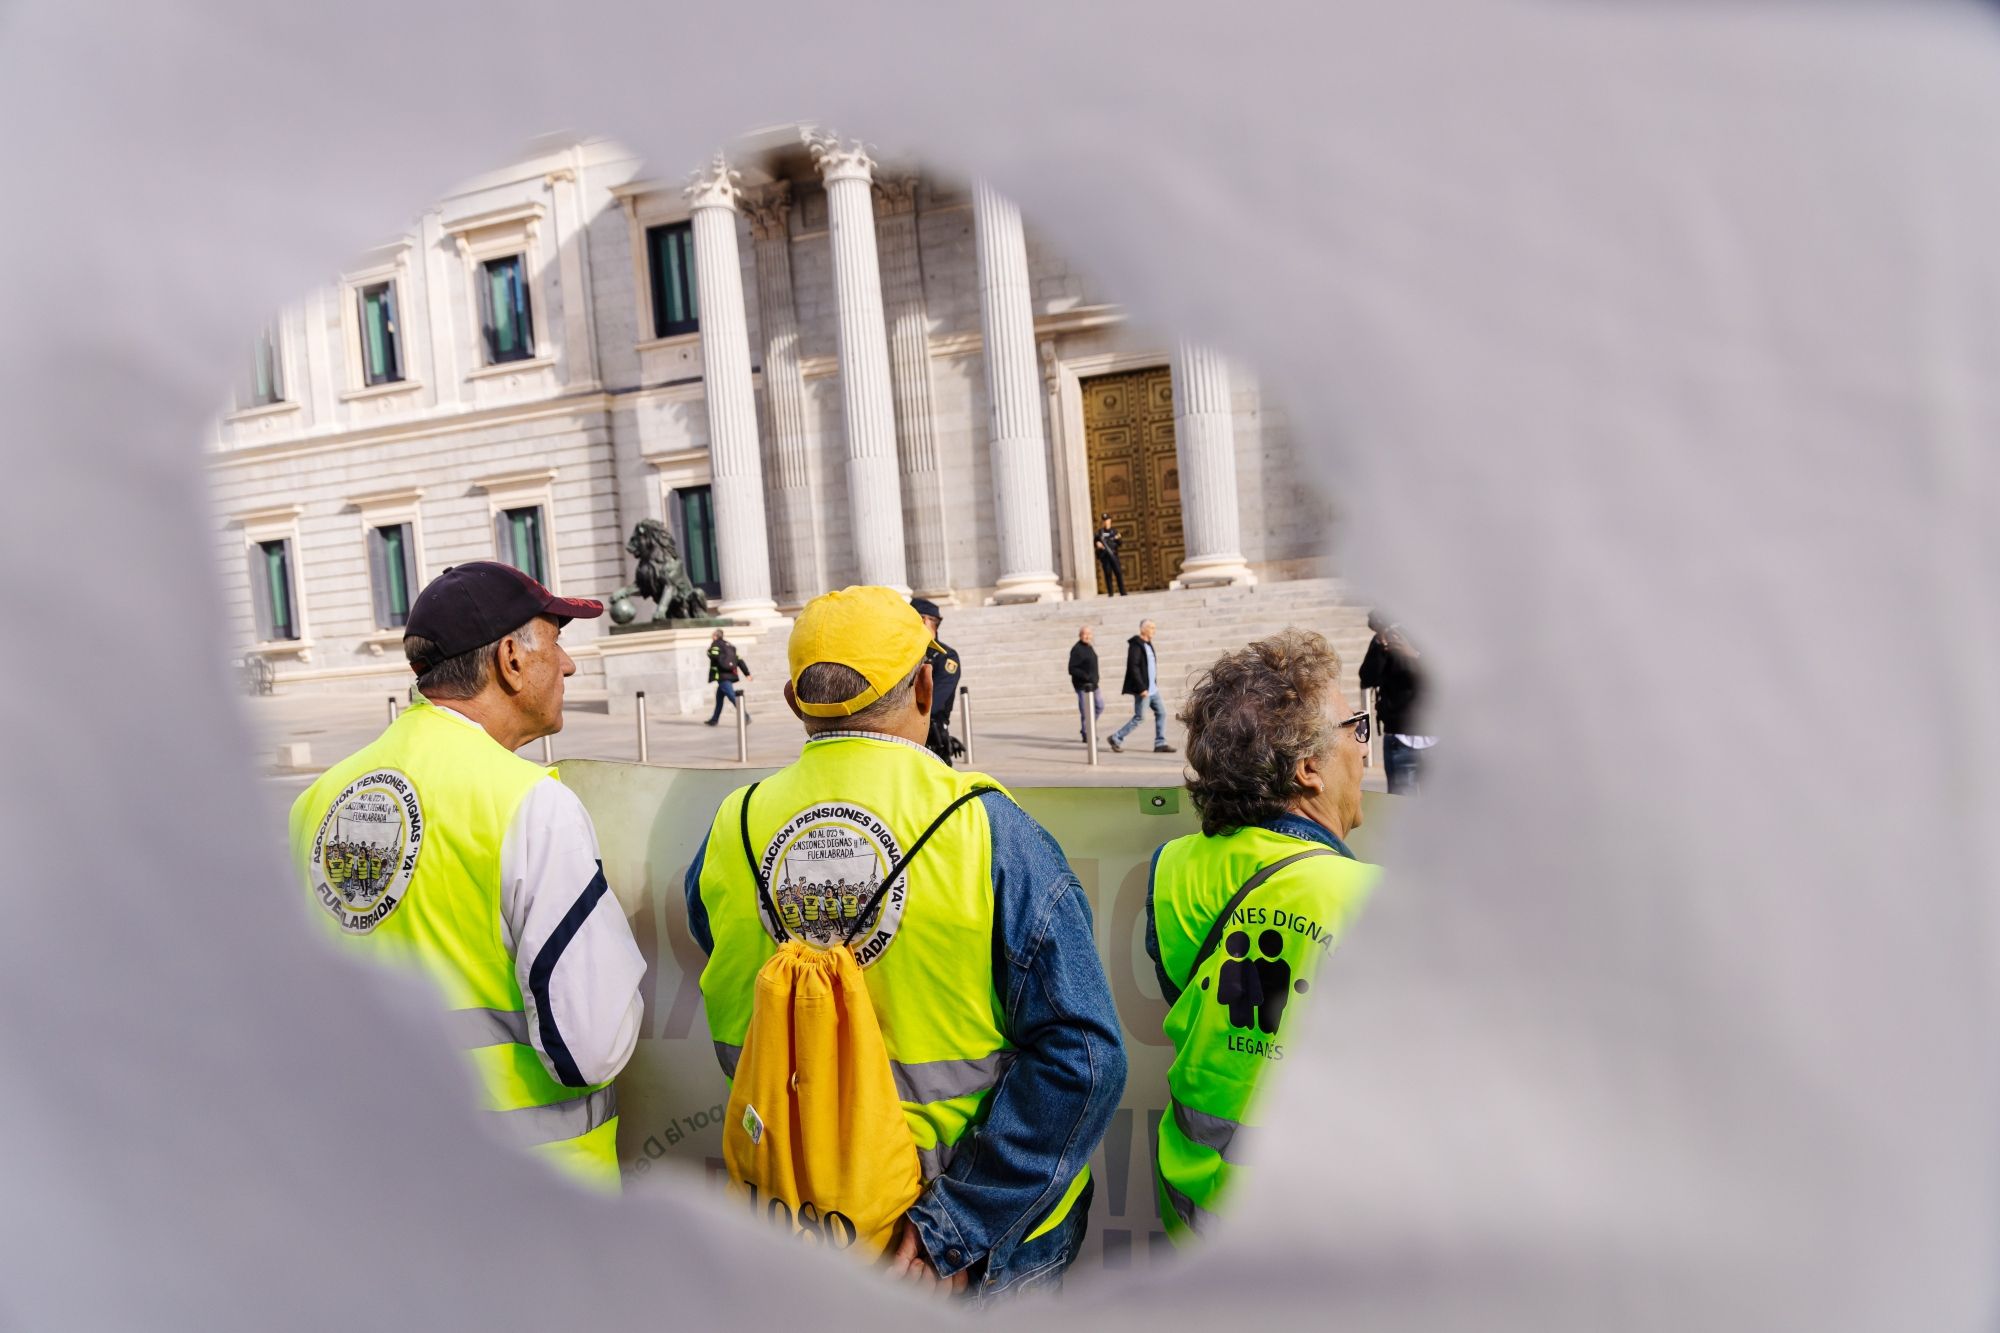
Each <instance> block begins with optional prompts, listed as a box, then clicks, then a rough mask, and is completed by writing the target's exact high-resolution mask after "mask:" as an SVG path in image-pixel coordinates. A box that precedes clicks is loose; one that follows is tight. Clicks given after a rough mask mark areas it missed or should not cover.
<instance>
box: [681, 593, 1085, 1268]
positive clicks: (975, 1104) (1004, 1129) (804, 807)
mask: <svg viewBox="0 0 2000 1333" xmlns="http://www.w3.org/2000/svg"><path fill="white" fill-rule="evenodd" d="M932 646H933V641H932V639H931V635H930V633H929V631H928V630H927V629H926V628H925V625H924V623H923V621H922V620H920V619H919V618H918V614H917V612H916V611H915V610H914V609H913V608H912V607H911V606H910V604H909V603H908V602H907V601H905V600H903V599H902V598H901V597H900V596H898V595H897V594H896V593H895V592H893V591H891V590H890V589H888V588H875V587H859V588H844V589H841V590H840V591H838V592H832V593H828V594H826V595H825V596H823V597H818V598H815V599H814V600H813V601H812V602H810V603H809V604H808V605H807V606H806V607H805V608H804V609H803V610H801V611H800V612H799V617H798V620H797V622H796V623H795V624H794V626H793V628H792V634H791V640H790V643H789V647H788V657H789V659H790V667H791V681H790V683H789V684H788V685H787V686H786V687H785V701H786V703H788V704H789V705H791V708H792V711H793V712H794V713H796V714H797V715H798V718H799V720H800V722H802V723H803V724H804V726H805V730H806V742H805V747H804V750H803V751H802V752H801V754H800V756H799V758H798V760H797V761H796V762H795V763H793V764H791V765H790V766H789V767H787V768H783V769H780V770H779V771H778V772H776V773H774V774H772V775H771V776H770V777H768V778H766V779H764V780H763V781H762V782H760V783H757V784H755V785H754V786H752V787H749V788H746V789H743V790H740V791H737V792H734V793H732V794H731V795H730V796H729V797H728V798H726V799H725V800H724V801H723V803H722V808H721V809H720V810H719V811H717V813H716V816H715V821H714V823H713V825H712V826H711V827H710V830H709V833H708V837H707V840H706V841H705V842H704V843H703V844H702V848H701V851H700V852H699V853H698V854H697V855H696V856H695V859H694V863H693V864H692V865H691V866H689V867H688V873H687V884H686V892H687V905H688V924H689V929H690V931H691V932H692V934H693V936H694V938H695V941H696V942H697V943H698V944H699V945H700V946H701V948H702V951H703V952H704V953H706V954H707V955H708V965H707V966H706V967H705V968H704V969H703V970H702V974H701V991H702V998H703V1000H704V1001H705V1002H706V1007H707V1012H708V1025H709V1031H710V1035H711V1036H712V1037H713V1038H714V1040H715V1046H716V1052H717V1055H718V1057H719V1058H720V1059H721V1060H722V1063H723V1070H724V1072H725V1073H728V1074H730V1075H731V1076H732V1077H733V1076H734V1074H735V1069H736V1061H737V1060H738V1059H739V1058H740V1057H741V1055H742V1051H743V1044H744V1038H745V1036H746V1034H747V1033H748V1031H749V1028H750V1021H751V1009H752V1000H753V997H754V994H755V991H756V987H757V980H758V972H759V969H760V968H762V967H763V965H764V963H765V962H766V960H767V959H769V958H771V957H772V955H773V954H774V953H776V952H777V951H778V949H779V946H780V945H785V946H787V947H793V943H794V942H797V945H798V946H800V947H803V948H805V949H812V950H817V949H829V948H834V947H840V946H843V945H845V944H846V943H847V941H848V940H849V939H850V938H851V939H852V944H853V949H854V954H855V957H856V959H857V960H858V961H859V962H860V965H861V966H862V968H863V969H864V971H863V973H862V976H863V979H864V981H865V984H866V986H867V991H868V994H869V997H870V999H871V1001H872V1004H873V1007H874V1010H875V1013H876V1016H877V1017H878V1018H879V1020H880V1024H881V1035H882V1038H883V1040H884V1042H885V1044H886V1046H887V1048H888V1054H889V1059H890V1061H891V1065H892V1073H893V1074H894V1076H895V1082H896V1088H897V1092H898V1094H899V1097H900V1100H901V1102H902V1110H903V1115H904V1117H905V1120H906V1121H907V1123H908V1125H909V1127H910V1132H911V1135H912V1137H913V1138H914V1139H915V1140H916V1145H917V1150H918V1152H917V1156H918V1161H919V1167H920V1176H921V1182H922V1184H921V1189H920V1192H919V1193H918V1195H917V1199H916V1202H915V1204H914V1205H912V1206H911V1207H910V1208H909V1209H908V1211H907V1213H906V1214H905V1215H904V1218H903V1220H902V1223H901V1224H900V1226H899V1227H898V1230H897V1232H896V1235H895V1237H894V1239H893V1241H892V1243H891V1246H890V1255H889V1257H890V1265H891V1271H892V1272H894V1273H896V1274H897V1275H899V1276H901V1277H904V1278H907V1279H909V1280H910V1281H913V1282H916V1283H918V1284H919V1285H922V1286H927V1287H931V1288H936V1287H938V1286H940V1285H942V1286H943V1287H945V1288H946V1289H969V1291H970V1293H971V1294H972V1295H973V1296H974V1297H975V1298H977V1299H992V1298H994V1297H997V1296H1000V1295H1003V1294H1005V1293H1008V1292H1010V1291H1013V1290H1016V1289H1021V1288H1025V1287H1027V1286H1035V1287H1044V1286H1056V1285H1059V1284H1060V1283H1061V1280H1062V1275H1063V1272H1064V1270H1065V1269H1067V1268H1068V1266H1069V1264H1070V1263H1071V1262H1072V1261H1073V1260H1074V1259H1075V1258H1076V1254H1077V1250H1078V1247H1079V1246H1080V1245H1081V1244H1082V1242H1083V1232H1084V1224H1085V1219H1086V1217H1087V1215H1088V1212H1089V1208H1090V1192H1091V1184H1090V1173H1089V1170H1088V1167H1087V1163H1088V1162H1089V1160H1090V1155H1091V1153H1092V1152H1093V1151H1094V1150H1095V1149H1096V1147H1097V1144H1098V1141H1099V1140H1100V1139H1101V1138H1103V1136H1104V1131H1105V1129H1106V1127H1107V1126H1108V1125H1109V1124H1110V1122H1111V1115H1112V1112H1113V1110H1115V1109H1116V1107H1117V1105H1118V1098H1119V1095H1120V1094H1121V1092H1122V1091H1123V1089H1124V1085H1125V1051H1124V1047H1123V1044H1122V1039H1121V1037H1120V1033H1119V1026H1118V1016H1117V1014H1116V1012H1115V1011H1114V1010H1113V1008H1112V1001H1111V987H1110V983H1109V982H1108V981H1107V980H1106V979H1105V975H1104V968H1103V965H1102V964H1101V962H1100V961H1099V958H1098V953H1097V946H1096V944H1095V942H1094V939H1093V937H1092V933H1091V919H1090V907H1089V904H1088V903H1087V901H1086V900H1085V898H1084V896H1083V889H1082V887H1081V886H1080V885H1079V884H1078V882H1077V878H1076V875H1075V874H1074V873H1073V872H1072V871H1071V870H1070V867H1069V863H1068V862H1067V861H1066V860H1065V859H1064V858H1063V853H1062V849H1061V848H1059V847H1057V846H1056V843H1055V840H1054V839H1053V838H1051V837H1050V836H1049V835H1048V834H1047V833H1046V832H1044V831H1043V829H1042V828H1041V827H1040V826H1039V825H1037V824H1036V823H1035V821H1034V820H1032V819H1030V818H1029V817H1028V816H1027V815H1026V814H1025V813H1023V811H1022V810H1021V808H1020V807H1019V806H1017V805H1015V804H1014V802H1013V801H1012V800H1011V799H1010V798H1009V797H1008V796H1007V794H1006V793H1005V792H1004V791H1002V790H1000V789H999V787H998V784H996V783H994V781H993V780H992V779H991V778H988V777H986V776H984V775H983V774H979V773H960V772H954V771H953V770H952V769H951V768H949V767H948V766H946V765H945V764H943V763H942V762H940V761H939V760H938V758H937V756H936V755H934V754H933V753H931V751H930V750H928V749H927V748H926V747H925V740H926V738H927V737H928V736H929V734H930V712H931V704H932V699H933V698H934V695H935V687H934V684H933V682H932V666H931V663H930V662H929V661H928V660H927V659H926V653H927V651H928V650H929V649H930V648H931V647H932ZM906 856H907V857H908V858H909V859H908V861H907V863H905V864H904V870H903V873H902V874H900V875H896V874H890V876H889V878H888V879H887V880H883V878H882V876H883V875H884V874H885V873H886V872H887V871H888V868H890V867H894V866H896V865H898V864H899V863H903V858H905V857H906ZM836 868H837V869H839V870H840V871H842V872H843V873H845V874H847V875H850V876H859V877H860V878H861V879H862V880H863V881H864V882H866V883H867V884H869V885H879V887H880V888H881V889H884V890H887V889H894V888H900V892H896V893H889V894H886V895H885V896H878V897H876V898H875V899H874V905H873V906H872V907H861V908H859V909H858V910H859V912H860V913H861V915H860V916H859V917H858V918H857V919H854V920H852V921H847V920H846V919H845V918H846V910H845V908H844V906H843V907H842V909H841V911H839V912H836V913H832V914H829V913H827V912H825V911H824V910H822V911H821V912H819V913H818V915H817V916H816V917H814V918H807V917H805V916H804V915H803V914H801V915H800V916H799V917H798V918H796V919H794V918H792V917H791V916H789V915H787V914H785V913H784V911H783V909H782V908H781V909H779V910H777V911H776V912H770V911H765V910H762V909H761V908H760V905H759V904H760V894H761V893H764V892H777V891H778V889H779V888H780V887H782V886H786V885H796V884H801V883H804V884H807V885H810V884H811V883H813V882H814V881H817V880H820V879H824V878H825V877H826V874H827V873H828V872H830V871H832V870H834V869H836ZM821 898H822V901H824V897H823V895H821ZM760 1132H761V1126H759V1125H756V1124H754V1123H752V1124H741V1125H739V1124H730V1125H727V1126H725V1127H724V1133H725V1134H729V1135H734V1134H738V1133H742V1134H745V1135H748V1136H749V1138H750V1141H751V1142H753V1143H754V1142H757V1141H758V1139H759V1135H760ZM724 1146H725V1150H728V1149H729V1148H730V1146H731V1145H730V1144H729V1143H728V1142H727V1141H725V1145H724ZM824 1169H825V1170H826V1171H828V1172H829V1173H831V1172H832V1170H833V1168H832V1167H830V1166H829V1167H826V1168H824ZM800 1170H802V1171H804V1172H808V1173H810V1172H811V1170H812V1163H810V1162H806V1163H803V1164H802V1166H801V1167H800Z"/></svg>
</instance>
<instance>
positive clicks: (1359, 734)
mask: <svg viewBox="0 0 2000 1333" xmlns="http://www.w3.org/2000/svg"><path fill="white" fill-rule="evenodd" d="M1340 725H1341V726H1343V727H1353V728H1354V743H1355V744H1356V745H1366V744H1368V710H1367V709H1365V708H1364V709H1362V710H1361V711H1360V712H1358V713H1356V714H1355V715H1354V716H1353V717H1350V718H1348V719H1347V720H1346V721H1345V722H1342V723H1341V724H1340Z"/></svg>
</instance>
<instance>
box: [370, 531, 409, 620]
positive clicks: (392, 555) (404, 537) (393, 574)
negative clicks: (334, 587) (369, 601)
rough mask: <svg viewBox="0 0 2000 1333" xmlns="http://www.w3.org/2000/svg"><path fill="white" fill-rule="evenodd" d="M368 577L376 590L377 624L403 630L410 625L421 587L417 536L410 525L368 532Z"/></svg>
mask: <svg viewBox="0 0 2000 1333" xmlns="http://www.w3.org/2000/svg"><path fill="white" fill-rule="evenodd" d="M368 576H369V582H370V584H371V585H372V586H373V588H374V591H375V624H376V627H377V628H379V629H401V628H403V626H405V625H407V624H409V623H410V599H411V598H412V597H413V596H415V595H416V588H417V550H416V541H415V534H414V533H413V532H412V531H411V528H410V525H409V524H408V523H390V524H385V525H384V526H382V527H377V528H370V529H369V530H368Z"/></svg>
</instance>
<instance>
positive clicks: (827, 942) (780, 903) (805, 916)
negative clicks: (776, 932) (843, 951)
mask: <svg viewBox="0 0 2000 1333" xmlns="http://www.w3.org/2000/svg"><path fill="white" fill-rule="evenodd" d="M881 886H882V877H881V876H880V875H870V876H869V877H868V878H866V879H863V880H857V881H854V882H852V883H850V882H849V881H848V879H847V877H846V876H845V875H838V876H831V877H828V878H826V879H819V880H814V879H789V878H788V879H786V880H785V881H784V882H782V883H780V884H779V885H778V891H777V892H776V893H775V894H773V895H772V900H773V904H774V905H775V906H776V907H777V909H778V919H779V920H781V921H783V922H784V923H785V929H786V930H787V931H789V932H790V933H791V935H792V937H793V938H795V939H802V940H804V941H806V942H807V943H808V944H811V945H812V946H813V947H814V948H817V949H825V948H828V947H830V946H831V945H832V944H834V943H835V942H836V941H838V940H841V939H845V938H846V937H847V936H848V934H849V933H850V932H852V933H853V934H854V935H855V936H856V937H857V938H859V937H860V936H862V935H865V934H866V933H867V931H868V930H869V929H872V928H873V926H874V923H875V921H877V920H879V919H880V918H881V915H882V905H881V904H880V903H877V904H876V905H875V910H874V911H873V912H871V913H870V914H869V915H870V920H869V924H868V926H867V927H865V928H864V927H858V926H856V925H855V924H854V923H855V921H856V920H857V919H858V918H859V917H860V915H861V909H862V908H863V907H864V906H866V905H867V903H868V900H869V899H871V898H873V897H874V896H875V890H876V889H878V888H880V887H881Z"/></svg>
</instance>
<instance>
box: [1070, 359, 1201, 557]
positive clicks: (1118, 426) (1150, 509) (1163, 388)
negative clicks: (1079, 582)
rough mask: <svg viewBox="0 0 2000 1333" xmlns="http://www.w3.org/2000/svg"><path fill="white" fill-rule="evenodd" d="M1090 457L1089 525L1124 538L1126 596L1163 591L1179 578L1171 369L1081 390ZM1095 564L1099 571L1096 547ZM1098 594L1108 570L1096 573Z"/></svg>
mask: <svg viewBox="0 0 2000 1333" xmlns="http://www.w3.org/2000/svg"><path fill="white" fill-rule="evenodd" d="M1081 387H1082V389H1083V438H1084V449H1085V452H1086V454H1087V456H1088V457H1089V459H1090V520H1091V528H1092V530H1093V531H1095V530H1096V528H1097V527H1098V525H1099V523H1100V516H1101V515H1104V514H1109V515H1111V526H1113V527H1115V528H1117V529H1118V531H1119V534H1120V535H1121V536H1122V537H1123V538H1124V545H1123V546H1121V547H1120V548H1119V552H1118V558H1119V563H1120V564H1121V565H1122V566H1123V568H1124V571H1125V588H1126V590H1127V591H1128V592H1141V591H1144V590H1147V589H1154V588H1164V587H1166V586H1167V584H1168V583H1169V582H1170V581H1172V580H1173V579H1174V578H1175V577H1177V576H1178V575H1179V574H1180V569H1181V556H1182V554H1183V552H1184V551H1185V550H1186V541H1185V539H1184V538H1183V536H1182V534H1181V472H1180V462H1179V460H1178V459H1176V458H1175V456H1174V382H1173V377H1172V376H1171V375H1169V374H1168V372H1167V368H1166V367H1165V366H1157V367H1155V368H1153V369H1151V370H1134V371H1128V372H1126V373H1125V374H1122V375H1099V376H1097V377H1096V378H1094V379H1087V380H1084V381H1083V382H1082V386H1081ZM1090 557H1091V560H1092V562H1093V563H1096V558H1097V548H1096V546H1095V545H1094V544H1093V545H1092V546H1091V548H1090ZM1097 589H1098V591H1099V592H1108V591H1110V589H1108V588H1106V587H1105V585H1104V566H1103V565H1101V564H1099V565H1098V566H1097Z"/></svg>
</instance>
